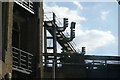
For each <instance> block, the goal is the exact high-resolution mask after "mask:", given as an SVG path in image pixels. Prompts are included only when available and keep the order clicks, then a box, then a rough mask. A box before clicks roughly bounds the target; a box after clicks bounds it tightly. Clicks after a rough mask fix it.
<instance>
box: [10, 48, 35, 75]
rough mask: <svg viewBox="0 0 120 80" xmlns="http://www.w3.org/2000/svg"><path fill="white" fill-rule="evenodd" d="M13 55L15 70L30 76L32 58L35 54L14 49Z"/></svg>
mask: <svg viewBox="0 0 120 80" xmlns="http://www.w3.org/2000/svg"><path fill="white" fill-rule="evenodd" d="M12 53H13V69H14V70H17V71H21V72H23V73H27V74H30V73H31V72H32V57H33V54H31V53H28V52H26V51H23V50H21V49H18V48H16V47H13V48H12Z"/></svg>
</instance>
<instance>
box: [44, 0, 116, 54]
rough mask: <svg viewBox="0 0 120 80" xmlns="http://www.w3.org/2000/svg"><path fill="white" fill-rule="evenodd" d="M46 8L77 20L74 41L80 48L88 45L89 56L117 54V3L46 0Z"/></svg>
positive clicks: (62, 16) (61, 15)
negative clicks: (53, 0)
mask: <svg viewBox="0 0 120 80" xmlns="http://www.w3.org/2000/svg"><path fill="white" fill-rule="evenodd" d="M44 11H45V12H55V14H56V15H57V16H58V17H59V18H64V17H66V18H69V22H71V21H74V22H76V23H77V24H76V30H75V35H76V37H75V39H74V42H75V43H76V45H77V48H78V49H81V47H82V46H85V47H86V50H87V53H86V54H87V55H109V56H111V55H112V56H113V55H118V40H117V39H118V4H117V3H116V2H77V1H75V0H74V1H72V2H47V3H44ZM67 30H69V29H67Z"/></svg>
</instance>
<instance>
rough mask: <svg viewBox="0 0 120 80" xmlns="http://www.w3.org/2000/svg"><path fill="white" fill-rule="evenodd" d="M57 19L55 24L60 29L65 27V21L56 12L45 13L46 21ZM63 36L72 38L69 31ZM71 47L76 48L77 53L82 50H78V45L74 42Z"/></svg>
mask: <svg viewBox="0 0 120 80" xmlns="http://www.w3.org/2000/svg"><path fill="white" fill-rule="evenodd" d="M54 19H55V24H57V25H58V26H59V27H63V23H62V22H63V20H62V19H61V18H58V17H57V16H56V15H55V14H54V12H45V13H44V21H53V20H54ZM63 34H64V35H65V36H66V37H70V35H69V33H68V32H67V31H65V32H63ZM70 43H71V45H72V46H73V47H74V49H75V50H76V52H77V53H80V49H78V48H77V45H76V43H75V42H74V41H71V42H70Z"/></svg>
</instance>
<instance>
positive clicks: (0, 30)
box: [0, 1, 2, 78]
mask: <svg viewBox="0 0 120 80" xmlns="http://www.w3.org/2000/svg"><path fill="white" fill-rule="evenodd" d="M1 60H2V2H1V1H0V78H1V75H2V61H1Z"/></svg>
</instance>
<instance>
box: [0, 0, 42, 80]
mask: <svg viewBox="0 0 120 80" xmlns="http://www.w3.org/2000/svg"><path fill="white" fill-rule="evenodd" d="M0 10H1V11H0V25H1V24H2V25H1V26H0V33H1V34H0V40H1V41H0V48H1V49H0V53H2V54H1V58H0V66H1V67H0V69H1V70H0V72H1V73H0V75H1V77H2V78H3V79H11V78H12V79H13V80H19V79H20V78H24V79H26V80H29V79H30V78H35V79H37V78H41V77H42V74H41V72H42V70H43V69H42V63H41V62H42V60H41V59H42V28H43V3H42V1H41V2H36V3H35V2H32V1H29V2H19V1H17V0H16V1H15V2H0ZM1 64H2V65H1Z"/></svg>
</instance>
